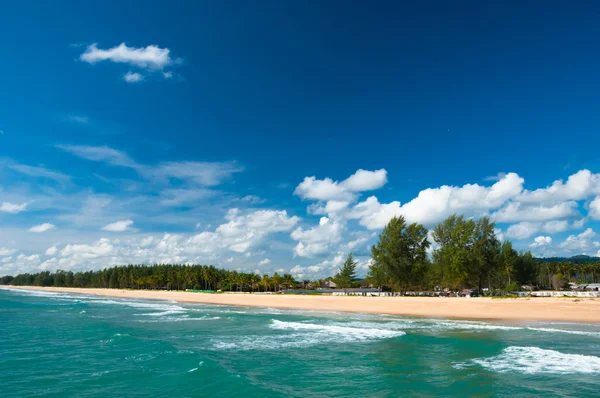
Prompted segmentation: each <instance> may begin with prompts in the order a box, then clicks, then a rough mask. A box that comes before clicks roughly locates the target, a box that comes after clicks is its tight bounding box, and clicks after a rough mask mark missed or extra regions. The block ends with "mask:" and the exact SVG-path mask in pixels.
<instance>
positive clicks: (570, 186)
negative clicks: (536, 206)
mask: <svg viewBox="0 0 600 398" xmlns="http://www.w3.org/2000/svg"><path fill="white" fill-rule="evenodd" d="M599 194H600V174H592V173H591V172H590V171H589V170H585V169H584V170H580V171H578V172H577V173H575V174H573V175H571V176H569V178H568V179H567V182H566V183H565V182H563V180H556V181H554V182H553V183H552V185H550V186H549V187H547V188H541V189H536V190H534V191H525V192H523V194H522V195H521V196H520V197H519V201H521V202H523V203H542V202H562V201H566V200H582V199H585V198H587V197H589V196H590V195H599Z"/></svg>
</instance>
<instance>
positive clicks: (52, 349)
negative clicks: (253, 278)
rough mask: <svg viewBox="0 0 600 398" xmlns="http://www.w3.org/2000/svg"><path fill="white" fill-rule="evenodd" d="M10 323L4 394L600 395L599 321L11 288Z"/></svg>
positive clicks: (1, 351)
mask: <svg viewBox="0 0 600 398" xmlns="http://www.w3.org/2000/svg"><path fill="white" fill-rule="evenodd" d="M457 305H459V304H458V303H457ZM0 331H1V335H0V396H2V397H4V398H6V397H135V396H154V397H209V396H212V397H234V396H245V397H354V396H362V397H431V396H445V397H471V396H478V397H507V396H510V397H520V396H531V395H543V396H545V397H553V396H556V397H565V396H567V397H568V396H572V397H586V396H589V397H593V396H600V327H599V326H598V325H593V324H576V323H558V322H557V323H548V322H544V323H540V322H535V323H533V322H530V323H506V322H491V321H490V322H484V321H468V320H451V319H426V318H409V317H398V316H385V315H370V314H364V315H363V314H349V313H334V312H318V311H315V312H308V311H289V310H276V309H269V308H245V307H228V306H215V305H199V304H183V303H177V302H173V301H158V300H156V301H154V300H137V299H136V300H132V299H118V298H108V297H100V296H93V295H80V294H64V293H51V292H40V291H23V290H16V289H14V290H12V289H11V290H6V289H0Z"/></svg>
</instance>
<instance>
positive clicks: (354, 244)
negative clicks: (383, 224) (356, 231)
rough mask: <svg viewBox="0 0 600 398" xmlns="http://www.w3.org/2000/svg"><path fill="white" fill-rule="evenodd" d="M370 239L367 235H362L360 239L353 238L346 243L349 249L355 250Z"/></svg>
mask: <svg viewBox="0 0 600 398" xmlns="http://www.w3.org/2000/svg"><path fill="white" fill-rule="evenodd" d="M368 240H369V238H367V237H360V238H358V239H355V240H352V241H350V242H348V243H346V244H345V245H344V247H346V248H347V249H348V250H354V249H355V248H357V247H358V246H360V245H362V244H364V243H366V242H367V241H368Z"/></svg>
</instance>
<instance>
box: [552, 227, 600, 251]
mask: <svg viewBox="0 0 600 398" xmlns="http://www.w3.org/2000/svg"><path fill="white" fill-rule="evenodd" d="M597 236H598V234H597V233H596V232H594V231H593V230H592V229H591V228H588V229H586V230H585V231H583V232H582V233H580V234H579V235H569V237H567V239H565V241H564V242H562V243H561V244H560V245H559V247H560V248H561V249H564V250H566V251H569V252H576V253H578V254H586V253H589V252H590V250H597V248H598V247H600V242H597V241H594V240H593V239H595V238H596V237H597Z"/></svg>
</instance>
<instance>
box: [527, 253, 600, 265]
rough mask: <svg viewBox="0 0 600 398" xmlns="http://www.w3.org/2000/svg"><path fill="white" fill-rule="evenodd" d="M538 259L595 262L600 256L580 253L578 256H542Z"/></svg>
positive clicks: (544, 260) (547, 261)
mask: <svg viewBox="0 0 600 398" xmlns="http://www.w3.org/2000/svg"><path fill="white" fill-rule="evenodd" d="M536 260H537V261H540V262H542V263H555V262H560V261H571V262H573V263H574V262H578V263H595V262H597V261H600V257H592V256H586V255H585V254H579V255H577V256H573V257H542V258H536Z"/></svg>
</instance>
